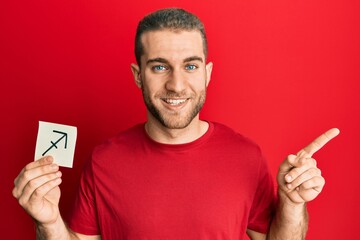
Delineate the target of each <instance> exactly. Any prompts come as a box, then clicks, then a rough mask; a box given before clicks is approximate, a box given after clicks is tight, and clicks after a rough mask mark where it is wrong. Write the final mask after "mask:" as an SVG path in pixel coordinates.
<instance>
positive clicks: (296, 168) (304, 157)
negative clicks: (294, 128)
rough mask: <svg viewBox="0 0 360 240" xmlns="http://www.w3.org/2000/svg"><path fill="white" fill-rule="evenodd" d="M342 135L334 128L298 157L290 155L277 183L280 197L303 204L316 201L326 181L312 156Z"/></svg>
mask: <svg viewBox="0 0 360 240" xmlns="http://www.w3.org/2000/svg"><path fill="white" fill-rule="evenodd" d="M339 133H340V131H339V129H337V128H333V129H330V130H328V131H327V132H325V133H324V134H322V135H321V136H319V137H318V138H316V139H315V140H314V141H313V142H312V143H310V144H309V145H308V146H307V147H305V148H303V149H302V150H300V151H299V152H298V153H297V154H296V155H289V156H288V157H287V158H286V159H285V160H284V161H283V163H282V164H281V165H280V168H279V173H278V175H277V181H278V184H279V197H285V198H286V199H289V200H291V202H292V203H293V204H302V203H306V202H309V201H311V200H313V199H315V198H316V197H317V196H318V195H319V194H320V192H321V191H322V189H323V187H324V185H325V179H324V178H323V177H322V176H321V171H320V169H319V168H318V167H317V164H316V160H315V159H314V158H312V155H313V154H314V153H315V152H317V151H318V150H320V149H321V148H322V147H323V146H324V145H325V144H326V143H327V142H329V141H330V140H331V139H333V138H334V137H336V136H337V135H338V134H339Z"/></svg>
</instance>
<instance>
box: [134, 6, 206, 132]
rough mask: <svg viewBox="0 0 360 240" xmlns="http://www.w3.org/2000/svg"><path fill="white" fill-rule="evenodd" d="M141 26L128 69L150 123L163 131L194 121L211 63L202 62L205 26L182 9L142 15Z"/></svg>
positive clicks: (204, 93)
mask: <svg viewBox="0 0 360 240" xmlns="http://www.w3.org/2000/svg"><path fill="white" fill-rule="evenodd" d="M188 19H190V20H189V22H187V20H188ZM139 26H140V27H139V28H138V32H137V37H136V38H137V47H136V49H138V53H137V54H138V55H137V58H138V59H137V61H138V65H136V64H132V65H131V69H132V72H133V74H134V78H135V83H136V85H137V86H138V87H139V88H141V90H142V93H143V98H144V102H145V104H146V107H147V110H148V123H154V124H157V125H159V124H161V125H162V126H164V127H165V128H167V129H183V128H186V127H187V126H189V124H191V123H197V122H198V120H199V111H200V109H201V108H202V106H203V104H204V102H205V98H206V88H207V86H208V84H209V81H210V76H211V70H212V63H211V62H209V63H206V46H204V42H205V44H206V38H205V32H204V28H203V25H202V24H201V22H200V21H199V19H198V18H197V17H195V16H194V15H192V14H190V13H188V12H185V11H184V10H180V9H165V10H160V11H157V12H155V13H152V14H150V15H148V16H146V17H145V18H144V20H142V21H141V22H140V24H139ZM199 28H200V29H201V30H199ZM139 29H143V30H141V31H140V30H139ZM139 46H140V47H139ZM139 49H140V50H139ZM194 119H195V121H194Z"/></svg>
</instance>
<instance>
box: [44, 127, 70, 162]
mask: <svg viewBox="0 0 360 240" xmlns="http://www.w3.org/2000/svg"><path fill="white" fill-rule="evenodd" d="M53 132H54V133H60V134H62V136H61V138H59V139H58V140H57V141H56V142H53V141H50V142H51V146H50V147H49V148H48V149H47V150H46V151H45V152H44V153H43V154H42V156H44V155H45V154H46V153H47V152H48V151H50V149H52V148H53V147H54V148H56V149H57V146H56V144H58V143H59V142H60V141H61V140H62V139H63V138H65V149H66V146H67V133H64V132H60V131H56V130H53Z"/></svg>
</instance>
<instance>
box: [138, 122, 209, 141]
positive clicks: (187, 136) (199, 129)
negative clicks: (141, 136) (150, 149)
mask: <svg viewBox="0 0 360 240" xmlns="http://www.w3.org/2000/svg"><path fill="white" fill-rule="evenodd" d="M208 128H209V124H208V123H207V122H205V121H201V120H200V119H199V117H198V116H197V117H195V118H194V119H193V120H192V121H191V123H190V124H189V125H188V126H187V127H185V128H182V129H169V128H167V127H165V126H163V125H162V124H161V123H160V122H159V121H157V120H155V119H149V118H148V121H147V123H146V124H145V130H146V132H147V134H148V135H149V136H150V137H151V138H152V139H153V140H154V141H156V142H160V143H164V144H183V143H189V142H192V141H195V140H196V139H198V138H200V137H201V136H202V135H204V134H205V133H206V131H207V130H208Z"/></svg>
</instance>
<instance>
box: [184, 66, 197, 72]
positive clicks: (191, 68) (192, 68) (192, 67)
mask: <svg viewBox="0 0 360 240" xmlns="http://www.w3.org/2000/svg"><path fill="white" fill-rule="evenodd" d="M185 69H186V70H190V71H192V70H195V69H197V66H196V65H194V64H190V65H187V66H186V67H185Z"/></svg>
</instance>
